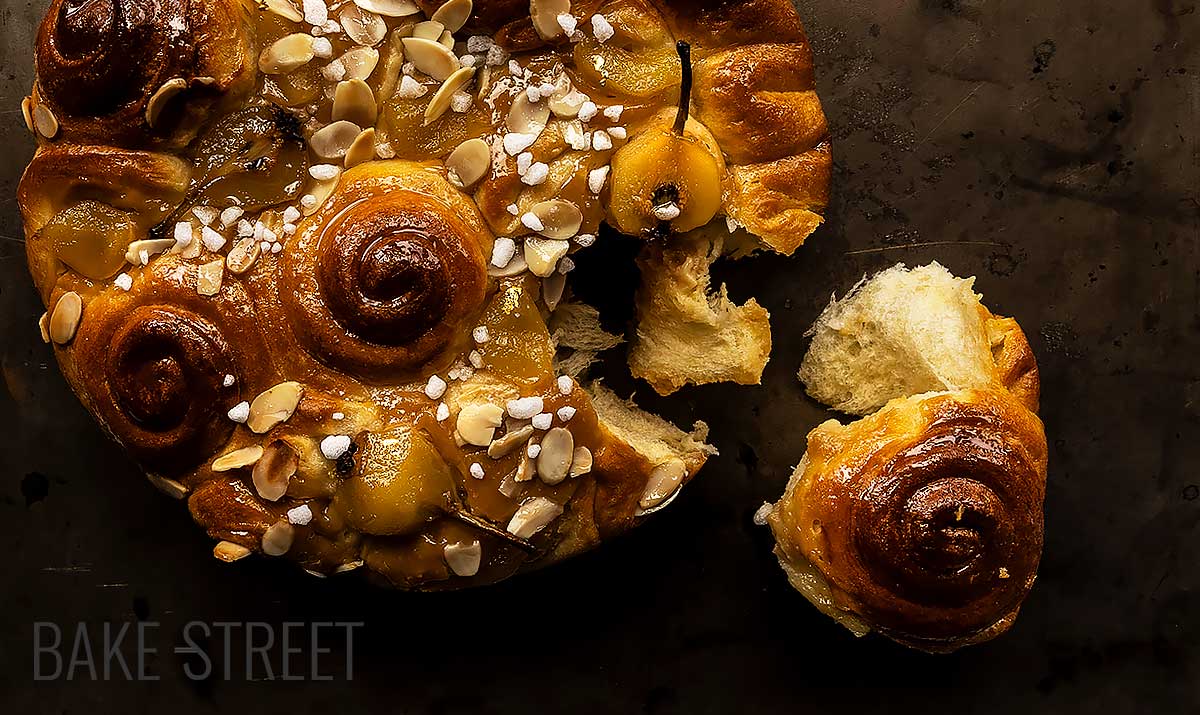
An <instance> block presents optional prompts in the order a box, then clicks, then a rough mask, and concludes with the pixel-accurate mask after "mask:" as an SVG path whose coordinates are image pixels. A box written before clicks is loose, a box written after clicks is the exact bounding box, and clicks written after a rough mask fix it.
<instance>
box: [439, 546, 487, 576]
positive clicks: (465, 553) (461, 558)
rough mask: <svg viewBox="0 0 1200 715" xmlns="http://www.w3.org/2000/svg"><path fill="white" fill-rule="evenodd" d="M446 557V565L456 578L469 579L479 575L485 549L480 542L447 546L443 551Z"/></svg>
mask: <svg viewBox="0 0 1200 715" xmlns="http://www.w3.org/2000/svg"><path fill="white" fill-rule="evenodd" d="M442 553H443V554H444V555H445V557H446V565H447V566H449V567H450V570H451V571H453V572H454V575H455V576H462V577H463V578H469V577H471V576H474V575H475V574H477V573H479V564H480V562H481V561H482V560H483V547H482V546H480V544H479V542H478V541H473V542H471V543H470V544H463V543H456V544H446V548H444V549H443V550H442Z"/></svg>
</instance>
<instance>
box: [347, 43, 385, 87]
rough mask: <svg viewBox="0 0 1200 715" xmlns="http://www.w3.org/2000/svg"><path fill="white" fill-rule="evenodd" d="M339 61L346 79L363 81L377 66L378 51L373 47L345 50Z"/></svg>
mask: <svg viewBox="0 0 1200 715" xmlns="http://www.w3.org/2000/svg"><path fill="white" fill-rule="evenodd" d="M341 61H342V66H343V67H345V68H346V79H348V80H349V79H363V80H365V79H367V78H368V77H370V76H371V73H372V72H374V71H375V68H376V67H377V66H378V65H379V50H377V49H375V48H374V47H355V48H353V49H350V50H347V51H346V54H344V55H342V57H341ZM385 96H386V95H385Z"/></svg>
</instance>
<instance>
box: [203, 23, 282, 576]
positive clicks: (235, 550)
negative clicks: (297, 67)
mask: <svg viewBox="0 0 1200 715" xmlns="http://www.w3.org/2000/svg"><path fill="white" fill-rule="evenodd" d="M301 19H303V18H301ZM251 553H252V552H251V551H250V549H247V548H246V547H245V546H242V545H241V544H235V543H233V542H232V541H220V542H217V545H216V546H214V547H213V556H215V557H216V558H217V560H218V561H224V562H225V563H227V564H231V563H233V562H234V561H241V560H242V559H244V558H246V557H247V556H249V555H250V554H251Z"/></svg>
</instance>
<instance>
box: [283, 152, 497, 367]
mask: <svg viewBox="0 0 1200 715" xmlns="http://www.w3.org/2000/svg"><path fill="white" fill-rule="evenodd" d="M389 165H390V166H389ZM297 237H298V240H296V241H295V242H294V243H293V244H290V245H289V246H288V249H287V252H286V260H285V264H286V266H285V269H284V275H285V280H286V281H287V283H288V289H285V291H284V292H283V296H282V298H283V301H284V305H285V308H287V313H288V315H289V316H290V317H292V318H293V319H294V320H296V321H297V323H298V324H297V326H296V327H297V332H298V333H299V335H300V336H301V338H302V342H304V343H305V345H306V346H307V347H308V348H309V349H310V351H311V352H313V354H315V355H316V356H317V357H318V358H320V359H321V360H323V361H324V362H326V363H327V364H328V365H330V366H331V367H334V368H335V369H340V370H345V371H347V372H350V373H352V374H354V375H357V376H360V377H365V378H368V379H383V378H386V377H389V376H396V375H403V374H406V373H409V372H412V371H414V370H415V369H417V368H419V367H421V366H422V365H424V364H426V363H428V362H429V361H431V360H433V359H435V358H436V357H437V356H438V355H440V354H442V353H443V351H444V349H445V348H446V347H447V345H449V344H450V343H451V342H454V341H458V342H462V341H464V340H466V339H468V338H469V336H470V333H471V328H472V327H474V325H475V323H474V322H472V318H473V317H474V316H476V315H477V314H478V312H479V311H480V310H481V309H482V306H483V302H484V298H485V297H486V289H487V271H486V262H485V259H484V256H485V255H487V253H485V251H488V252H490V250H491V241H492V238H491V235H490V234H488V233H487V231H486V229H485V228H484V226H483V223H482V219H481V218H480V217H479V215H478V211H477V210H476V209H475V207H474V206H473V205H472V204H471V203H470V201H469V200H467V199H466V197H465V196H463V195H462V194H460V193H458V192H457V190H455V189H454V188H453V187H451V186H450V184H449V183H447V182H446V181H445V180H444V179H443V178H442V177H441V175H440V174H438V173H435V172H433V171H431V170H429V169H427V168H423V167H421V166H420V165H417V164H408V163H406V162H388V163H387V164H382V163H380V164H369V165H365V166H363V167H360V168H359V169H356V170H354V171H351V172H348V173H347V175H346V177H345V179H344V184H343V186H342V187H341V188H339V190H338V193H337V194H336V195H335V196H334V197H333V198H332V199H331V200H330V201H329V203H328V205H327V206H326V208H325V209H324V210H322V211H321V212H320V213H318V214H316V215H315V216H313V217H311V218H310V219H308V220H306V222H305V223H304V224H303V225H302V226H301V227H300V230H299V232H298V233H297Z"/></svg>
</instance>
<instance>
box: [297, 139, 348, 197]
mask: <svg viewBox="0 0 1200 715" xmlns="http://www.w3.org/2000/svg"><path fill="white" fill-rule="evenodd" d="M357 138H358V137H355V139H357ZM341 180H342V177H341V174H338V175H337V176H335V177H334V178H332V179H326V180H324V181H318V182H317V183H316V184H313V185H312V186H311V187H309V189H308V194H309V195H310V196H312V197H313V201H312V202H311V203H310V204H309V205H306V206H303V207H302V208H301V213H303V214H304V215H305V216H312V215H313V214H315V213H316V212H318V211H320V210H321V207H322V206H324V205H325V202H326V201H328V200H329V197H330V196H332V195H333V192H334V191H336V190H337V187H338V184H339V183H340V182H341Z"/></svg>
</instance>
